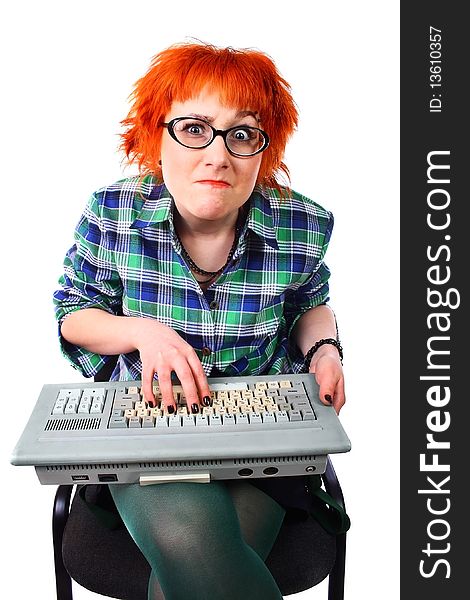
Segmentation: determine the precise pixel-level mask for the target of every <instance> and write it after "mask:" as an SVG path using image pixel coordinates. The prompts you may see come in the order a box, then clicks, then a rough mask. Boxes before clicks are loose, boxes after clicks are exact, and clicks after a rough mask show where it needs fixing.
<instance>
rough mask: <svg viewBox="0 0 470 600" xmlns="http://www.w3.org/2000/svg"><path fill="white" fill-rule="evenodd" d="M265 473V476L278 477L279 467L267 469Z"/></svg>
mask: <svg viewBox="0 0 470 600" xmlns="http://www.w3.org/2000/svg"><path fill="white" fill-rule="evenodd" d="M263 473H264V474H265V475H276V473H279V469H278V468H277V467H266V469H263Z"/></svg>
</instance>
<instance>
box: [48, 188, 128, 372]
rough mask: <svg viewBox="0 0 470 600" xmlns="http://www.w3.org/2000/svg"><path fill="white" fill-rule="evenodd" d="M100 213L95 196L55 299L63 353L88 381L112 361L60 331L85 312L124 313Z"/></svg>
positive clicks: (67, 259) (78, 230)
mask: <svg viewBox="0 0 470 600" xmlns="http://www.w3.org/2000/svg"><path fill="white" fill-rule="evenodd" d="M100 213H101V207H100V202H99V198H98V196H97V195H93V196H92V197H91V198H90V200H89V202H88V204H87V207H86V209H85V211H84V213H83V214H82V216H81V218H80V221H79V222H78V225H77V227H76V229H75V236H74V237H75V243H74V245H73V246H72V247H71V248H70V250H69V251H68V252H67V254H66V255H65V259H64V273H63V275H62V276H61V277H60V278H59V284H60V286H61V287H60V289H58V290H57V291H56V292H55V293H54V295H53V303H54V308H55V316H56V319H57V322H58V334H59V341H60V345H61V350H62V353H63V354H64V356H65V357H66V358H67V359H68V360H69V361H70V362H71V363H72V366H73V367H75V368H76V369H78V370H79V371H80V372H81V373H82V374H83V375H84V376H85V377H92V376H94V375H96V373H97V372H98V371H99V370H100V369H101V368H102V367H103V366H104V365H105V364H106V363H107V362H109V360H110V359H111V357H109V356H104V355H100V354H96V353H93V352H89V351H88V350H86V349H85V348H82V347H80V346H76V345H74V344H71V343H69V342H68V341H67V340H65V339H64V338H63V336H62V335H61V331H60V330H61V325H62V323H63V321H64V319H66V318H67V316H68V315H70V314H71V313H73V312H75V311H77V310H82V309H84V308H99V309H101V310H105V311H106V312H108V313H110V314H114V315H116V314H120V312H121V310H122V293H123V286H122V281H121V278H120V277H119V273H118V272H117V269H116V264H115V260H114V251H113V247H112V239H113V236H112V235H110V234H109V232H107V230H106V227H105V224H104V223H103V219H102V218H101V216H100Z"/></svg>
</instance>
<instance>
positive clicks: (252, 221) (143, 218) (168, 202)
mask: <svg viewBox="0 0 470 600" xmlns="http://www.w3.org/2000/svg"><path fill="white" fill-rule="evenodd" d="M143 200H144V203H143V206H142V208H141V209H140V212H139V214H138V216H137V218H136V219H135V220H134V222H133V223H132V225H131V228H132V229H143V228H144V227H149V226H150V225H155V224H158V223H165V222H170V223H171V222H172V220H173V213H172V210H173V198H172V197H171V194H170V192H169V191H168V189H167V188H166V186H165V184H163V183H161V184H157V185H155V186H153V188H152V189H151V191H150V193H149V195H148V197H147V198H145V197H144V198H143ZM248 202H249V205H250V209H249V212H248V218H247V221H246V227H247V229H251V231H253V233H255V234H256V235H258V236H259V237H260V238H262V239H263V240H265V242H266V243H267V244H268V245H269V246H271V247H272V248H274V249H275V250H278V249H279V247H278V244H277V239H276V231H275V229H274V221H273V213H272V209H271V203H270V201H269V196H268V195H267V194H266V193H263V188H262V187H261V186H256V187H255V188H254V190H253V192H252V194H251V196H250V199H249V201H248Z"/></svg>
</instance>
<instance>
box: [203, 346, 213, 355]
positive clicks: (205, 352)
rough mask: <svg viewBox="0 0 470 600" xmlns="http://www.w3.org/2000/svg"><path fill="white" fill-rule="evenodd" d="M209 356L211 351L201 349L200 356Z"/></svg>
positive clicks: (206, 348)
mask: <svg viewBox="0 0 470 600" xmlns="http://www.w3.org/2000/svg"><path fill="white" fill-rule="evenodd" d="M210 354H211V349H210V348H208V347H207V346H205V347H204V348H203V349H202V356H210Z"/></svg>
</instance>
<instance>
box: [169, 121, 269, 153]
mask: <svg viewBox="0 0 470 600" xmlns="http://www.w3.org/2000/svg"><path fill="white" fill-rule="evenodd" d="M173 133H174V134H175V136H176V138H177V140H178V141H179V142H180V143H181V144H183V145H184V146H188V147H189V148H202V147H203V146H206V145H208V144H209V143H210V142H211V141H212V139H213V137H214V132H213V130H212V128H211V127H210V125H209V124H208V123H206V122H205V121H201V120H199V119H189V118H188V119H180V120H178V121H176V122H175V123H174V125H173ZM225 143H226V145H227V148H228V149H229V150H231V151H232V152H234V153H235V154H240V155H242V156H249V155H250V154H255V153H256V152H257V151H258V150H259V149H260V148H261V147H262V146H263V145H264V143H265V137H264V136H263V134H262V132H261V131H260V130H259V129H257V128H255V127H249V126H248V125H239V126H238V125H237V126H236V127H232V128H230V129H229V130H228V133H227V135H226V137H225Z"/></svg>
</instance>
